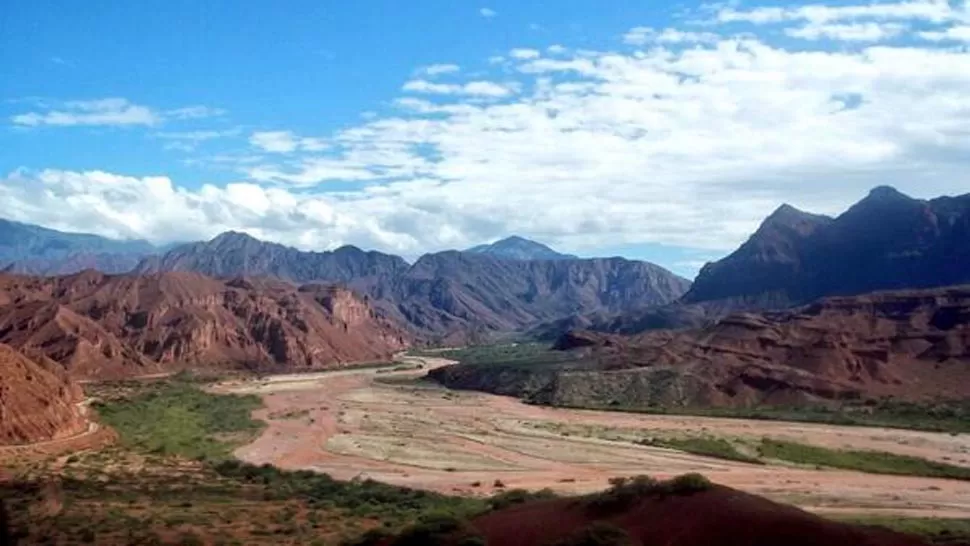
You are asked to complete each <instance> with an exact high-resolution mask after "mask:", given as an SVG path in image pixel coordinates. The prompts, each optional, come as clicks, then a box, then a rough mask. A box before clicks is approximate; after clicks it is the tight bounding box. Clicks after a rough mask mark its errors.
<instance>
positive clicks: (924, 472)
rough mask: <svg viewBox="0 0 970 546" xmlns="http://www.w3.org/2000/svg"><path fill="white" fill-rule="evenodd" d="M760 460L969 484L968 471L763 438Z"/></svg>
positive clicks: (902, 457) (882, 454)
mask: <svg viewBox="0 0 970 546" xmlns="http://www.w3.org/2000/svg"><path fill="white" fill-rule="evenodd" d="M758 449H759V451H760V453H761V455H762V456H763V457H767V458H771V459H781V460H783V461H790V462H793V463H799V464H807V465H817V466H823V467H824V466H828V467H832V468H844V469H846V470H858V471H860V472H870V473H872V474H895V475H909V476H926V477H930V478H950V479H956V480H970V468H966V467H962V466H956V465H952V464H947V463H941V462H936V461H931V460H928V459H923V458H920V457H912V456H910V455H897V454H895V453H887V452H883V451H861V450H839V449H829V448H826V447H820V446H813V445H807V444H800V443H797V442H788V441H783V440H773V439H770V438H764V439H762V441H761V446H760V447H759V448H758Z"/></svg>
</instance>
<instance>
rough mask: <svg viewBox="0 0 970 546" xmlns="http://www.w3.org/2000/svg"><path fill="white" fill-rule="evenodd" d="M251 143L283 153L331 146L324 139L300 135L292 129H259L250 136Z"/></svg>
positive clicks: (311, 150) (260, 147)
mask: <svg viewBox="0 0 970 546" xmlns="http://www.w3.org/2000/svg"><path fill="white" fill-rule="evenodd" d="M249 143H250V144H251V145H253V146H254V147H256V148H259V149H260V150H262V151H264V152H272V153H281V154H286V153H290V152H295V151H297V150H303V151H307V152H318V151H321V150H326V149H327V148H328V147H329V145H328V144H327V142H326V141H325V140H323V139H320V138H313V137H299V136H297V135H295V134H293V133H292V132H290V131H257V132H255V133H253V134H251V135H250V136H249Z"/></svg>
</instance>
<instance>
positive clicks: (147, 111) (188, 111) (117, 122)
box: [10, 97, 225, 127]
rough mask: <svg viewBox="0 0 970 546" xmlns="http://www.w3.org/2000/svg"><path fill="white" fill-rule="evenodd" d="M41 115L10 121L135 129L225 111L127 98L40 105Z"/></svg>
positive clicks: (23, 116) (23, 124)
mask: <svg viewBox="0 0 970 546" xmlns="http://www.w3.org/2000/svg"><path fill="white" fill-rule="evenodd" d="M39 106H41V107H44V108H45V109H44V111H42V112H28V113H24V114H17V115H15V116H13V117H11V118H10V120H11V121H12V122H13V123H14V124H16V125H21V126H27V127H37V126H40V125H50V126H62V127H69V126H112V125H113V126H136V125H149V126H150V125H158V124H161V123H163V122H164V121H166V120H186V119H201V118H208V117H213V116H219V115H222V114H224V113H225V110H221V109H218V108H210V107H208V106H187V107H183V108H176V109H173V110H168V111H165V112H159V111H156V110H154V109H152V108H150V107H148V106H143V105H140V104H134V103H132V102H131V101H129V100H128V99H125V98H116V97H113V98H105V99H96V100H75V101H66V102H63V103H60V104H58V105H55V106H51V105H49V104H47V103H40V104H39Z"/></svg>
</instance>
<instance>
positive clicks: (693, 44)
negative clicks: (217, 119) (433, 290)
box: [0, 2, 970, 256]
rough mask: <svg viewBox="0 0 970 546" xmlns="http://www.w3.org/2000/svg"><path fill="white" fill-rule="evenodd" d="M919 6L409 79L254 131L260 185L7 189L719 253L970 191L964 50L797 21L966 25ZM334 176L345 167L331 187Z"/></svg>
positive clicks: (29, 209)
mask: <svg viewBox="0 0 970 546" xmlns="http://www.w3.org/2000/svg"><path fill="white" fill-rule="evenodd" d="M902 4H907V6H908V5H909V4H916V3H914V2H908V3H907V2H903V3H902ZM918 4H920V6H922V7H920V8H919V9H916V8H914V7H912V6H909V7H906V8H905V9H906V10H911V12H912V13H915V14H917V15H918V16H916V15H914V16H907V17H903V16H898V17H897V16H893V17H890V16H888V15H887V14H888V13H890V12H891V10H889V8H887V7H884V6H882V5H878V6H882V7H875V6H877V5H875V4H872V5H869V4H866V5H864V6H863V7H864V8H866V10H868V11H866V13H868V14H869V19H866V17H862V16H860V15H859V13H861V11H860V10H861V8H858V7H856V8H853V6H845V5H843V6H841V7H838V8H827V9H838V10H843V11H838V12H837V13H836V14H835V15H833V14H832V13H831V12H828V11H823V12H821V13H822V14H821V15H819V13H820V12H819V11H818V10H816V11H804V9H803V8H784V9H782V11H781V12H780V13H781V15H780V16H777V18H776V22H778V23H780V28H779V29H778V31H777V32H774V29H773V31H772V32H771V33H770V34H769V35H768V36H773V37H780V38H781V40H780V41H779V42H778V43H773V42H770V41H769V40H770V39H771V38H768V37H765V38H762V39H760V40H759V39H753V38H739V37H733V36H722V37H719V38H718V39H716V40H713V39H710V37H709V36H706V35H705V36H704V38H705V39H704V40H693V38H696V36H695V37H692V40H693V41H688V40H687V39H686V38H685V36H690V34H689V33H692V32H696V30H697V28H696V27H685V28H675V29H669V32H668V29H665V30H662V31H657V32H653V31H651V32H650V33H649V36H650V38H649V39H650V40H651V42H649V43H650V44H651V46H650V47H648V48H636V49H637V50H636V51H629V52H616V51H590V50H576V49H574V48H572V47H570V48H569V49H566V48H563V50H561V51H558V52H557V54H556V56H555V57H549V56H546V57H540V58H529V59H515V58H504V59H503V60H502V61H501V64H498V65H496V66H492V67H490V69H489V72H490V73H491V76H489V75H487V74H483V75H476V76H475V80H473V81H455V82H454V83H451V82H450V81H449V83H448V84H442V83H438V82H430V81H427V80H424V79H415V80H413V81H412V82H408V83H407V84H405V90H406V91H409V92H410V93H404V94H403V95H404V96H402V97H399V98H397V99H396V100H393V101H392V102H393V104H394V106H395V108H394V109H393V111H392V112H391V113H382V114H380V115H375V116H370V117H368V118H367V119H364V120H362V121H360V122H359V123H358V124H356V125H352V126H349V127H347V128H345V129H343V130H340V131H337V132H335V133H333V134H328V135H326V138H325V139H318V140H319V142H318V143H319V144H321V145H325V146H326V149H324V150H311V149H310V148H309V147H308V146H307V145H306V143H305V142H306V137H301V136H299V135H297V134H295V133H293V132H291V131H270V132H266V133H254V134H253V135H251V136H252V137H256V135H262V136H259V137H256V141H255V142H254V143H253V145H254V146H255V147H256V148H257V149H259V150H264V151H274V150H275V151H276V152H277V153H279V154H280V155H272V156H268V155H266V154H259V156H258V157H257V158H255V159H254V158H251V157H248V158H239V159H238V160H236V159H234V158H232V157H230V158H228V159H227V161H228V162H229V164H232V165H234V166H236V167H237V168H239V169H240V173H242V174H241V176H242V177H245V180H247V181H246V182H240V183H236V184H228V185H197V184H191V182H193V181H185V180H183V181H179V182H180V184H181V185H180V184H179V183H176V182H174V181H172V180H170V179H168V178H166V177H163V176H160V177H149V178H134V177H127V176H123V175H118V174H108V173H104V172H96V171H95V172H72V171H60V170H47V171H17V172H14V173H12V174H10V175H8V176H7V177H6V178H0V202H2V203H4V206H5V214H6V215H8V216H11V217H13V218H15V219H21V220H26V221H32V222H38V223H42V224H46V225H50V226H52V227H57V228H60V229H73V230H85V231H96V232H99V233H104V234H107V235H129V236H140V237H149V238H154V239H157V238H165V239H192V238H204V237H209V236H212V235H214V234H215V233H217V232H219V231H223V230H225V229H245V230H247V231H249V232H250V233H254V234H257V235H258V236H261V237H264V238H267V239H271V240H277V241H281V242H284V243H288V244H293V245H296V246H300V247H303V248H327V247H332V246H336V245H339V244H344V243H353V244H357V245H359V246H362V247H365V248H378V249H381V250H385V251H393V252H397V253H401V254H408V255H411V254H417V253H420V252H423V251H428V250H434V249H440V248H446V247H463V246H466V245H469V244H472V243H475V242H479V241H482V240H487V239H492V238H495V237H499V236H502V235H506V234H510V233H517V234H523V235H526V236H531V237H535V238H537V239H539V240H542V241H544V242H547V243H550V244H552V245H554V246H557V247H560V248H562V249H563V250H568V251H571V252H582V251H583V250H584V249H595V248H598V247H604V246H612V247H618V246H622V245H636V244H647V243H650V244H663V245H669V246H680V247H689V248H693V249H700V250H698V254H697V255H701V254H704V255H707V253H713V254H717V253H721V252H725V251H729V250H731V249H733V248H734V247H735V246H736V245H737V244H739V243H740V242H742V241H743V240H744V239H745V238H746V237H747V236H748V235H749V234H750V233H751V231H752V230H753V229H754V228H755V227H756V226H757V224H758V223H759V222H760V221H761V219H762V218H763V217H764V216H765V215H766V214H768V213H769V212H770V211H771V210H772V209H773V208H775V207H776V206H777V205H778V204H780V203H782V202H790V203H792V204H794V205H795V206H799V207H801V208H804V209H807V210H812V211H817V212H822V213H837V212H839V211H840V210H843V209H844V208H845V207H846V206H848V205H849V204H851V203H852V202H854V201H856V200H858V199H859V198H860V197H862V196H863V195H864V194H865V192H866V191H867V190H868V189H869V188H871V187H873V186H876V185H880V184H891V185H895V186H896V187H898V188H899V189H901V190H903V191H906V192H908V193H911V194H914V195H916V196H919V197H930V196H935V195H940V194H954V193H965V192H966V191H967V189H968V188H970V134H968V132H967V130H966V128H967V127H968V126H970V110H968V108H967V106H966V97H967V96H970V52H968V51H967V50H966V48H963V47H949V46H951V45H952V44H937V43H936V42H932V41H928V40H930V39H931V38H929V37H924V38H926V40H924V41H914V40H905V41H904V40H900V41H898V42H887V43H886V44H881V45H875V46H873V45H869V44H864V43H863V45H858V44H849V45H852V46H853V47H848V46H844V47H839V48H837V49H836V48H832V47H831V46H830V45H829V44H825V45H823V44H820V43H815V42H812V41H804V42H798V43H797V44H795V45H792V42H791V40H790V39H785V38H784V35H783V31H785V30H789V29H799V28H803V27H806V26H809V25H813V24H815V25H828V26H831V25H852V24H857V23H866V22H870V21H873V22H878V23H892V24H900V25H910V26H911V27H912V28H919V29H921V31H922V32H941V33H952V34H953V35H954V37H955V36H959V35H960V34H959V32H960V31H959V30H950V29H959V28H961V26H960V24H959V23H957V21H958V20H959V18H958V15H959V11H958V10H957V11H954V12H953V13H956V15H954V14H953V13H950V14H948V15H946V17H948V19H946V21H950V22H947V23H935V24H934V25H932V27H931V28H927V27H929V25H928V24H925V23H928V22H932V21H934V20H936V19H934V18H936V17H938V15H932V14H931V13H930V7H932V8H933V9H936V10H938V11H940V13H942V11H941V5H940V4H939V3H930V2H919V3H918ZM927 6H928V7H927ZM850 8H852V9H850ZM758 9H759V8H757V7H755V8H752V9H749V10H748V11H746V12H745V13H763V12H759V11H758ZM893 9H896V10H903V8H893ZM947 9H950V8H947ZM953 9H954V10H955V8H953ZM799 10H801V11H799ZM880 10H881V11H880ZM920 10H923V11H920ZM903 11H904V10H903ZM789 12H791V13H798V14H799V15H798V16H797V17H795V16H791V15H789ZM770 13H774V12H770ZM893 13H897V12H893ZM873 14H880V15H878V17H877V16H876V15H873ZM759 17H767V16H764V15H762V16H759ZM772 17H775V16H772ZM940 17H942V16H940ZM749 19H750V17H749ZM917 21H922V22H923V23H924V24H920V25H917V24H915V22H917ZM704 30H707V31H716V30H721V27H708V28H705V29H704ZM725 32H726V30H725ZM820 32H822V31H820ZM905 32H907V31H904V34H903V35H904V36H908V34H905ZM641 34H644V35H646V33H645V32H641ZM664 35H666V36H667V39H665V40H661V39H658V38H659V37H661V36H664ZM675 36H676V37H678V38H684V39H683V40H681V41H678V40H677V39H674V37H675ZM820 36H821V34H820ZM842 36H843V38H839V39H844V34H843V35H842ZM940 39H941V40H942V39H943V38H940ZM683 43H690V47H684V46H683V45H682V44H683ZM510 74H513V75H512V76H510ZM455 79H456V80H458V79H459V78H458V76H456V77H455ZM510 81H513V83H515V85H516V86H515V87H513V86H512V85H511V84H510V83H509V82H510ZM442 86H443V87H442ZM485 89H491V90H492V91H491V92H493V93H494V95H489V94H488V93H487V92H483V91H484V90H485ZM498 90H505V91H504V92H502V91H498ZM472 91H475V92H472ZM411 93H423V94H422V95H415V94H411ZM499 93H503V94H499ZM494 97H500V98H502V100H501V101H496V100H487V99H490V98H494ZM267 133H268V134H270V135H271V136H269V137H267V136H266V134H267ZM271 149H272V150H271ZM284 154H285V155H284ZM243 159H245V163H244V161H243ZM330 182H343V183H342V184H340V185H339V186H336V187H337V188H339V191H332V192H328V191H327V190H328V186H327V183H330ZM691 256H694V254H691Z"/></svg>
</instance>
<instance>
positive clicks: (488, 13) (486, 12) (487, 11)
mask: <svg viewBox="0 0 970 546" xmlns="http://www.w3.org/2000/svg"><path fill="white" fill-rule="evenodd" d="M478 14H479V15H481V16H482V17H484V18H486V19H491V18H492V17H495V16H496V15H498V12H497V11H495V10H493V9H492V8H481V9H480V10H478Z"/></svg>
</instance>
